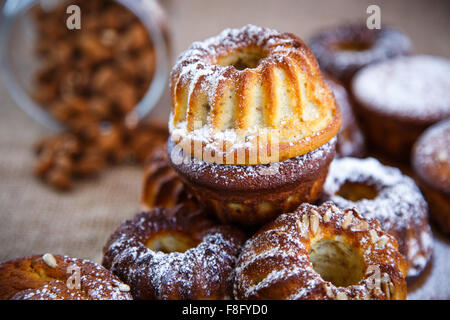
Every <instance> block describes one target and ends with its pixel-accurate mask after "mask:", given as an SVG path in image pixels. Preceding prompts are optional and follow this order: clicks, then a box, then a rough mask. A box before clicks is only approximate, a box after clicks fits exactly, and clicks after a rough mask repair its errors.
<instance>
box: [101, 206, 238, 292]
mask: <svg viewBox="0 0 450 320" xmlns="http://www.w3.org/2000/svg"><path fill="white" fill-rule="evenodd" d="M244 240H245V236H244V234H243V233H241V232H240V231H239V230H237V229H235V228H233V227H230V226H225V225H219V224H217V222H215V221H214V220H211V219H209V218H207V217H206V216H205V215H204V214H203V213H202V212H201V211H198V210H197V211H193V210H192V208H191V207H189V206H183V205H179V206H177V207H175V208H173V209H170V210H168V209H162V208H156V209H154V210H152V211H148V212H140V213H139V214H138V215H136V216H135V217H134V218H133V219H131V220H128V221H125V222H124V223H123V224H122V225H121V226H120V227H119V228H118V229H117V231H116V232H115V233H114V234H113V235H111V237H110V239H109V240H108V243H107V244H106V246H105V248H104V257H103V265H104V266H105V267H106V268H108V269H109V270H111V271H112V272H113V273H114V274H116V275H117V276H118V277H119V278H121V279H123V280H124V281H126V282H127V283H128V284H129V285H130V288H131V293H132V295H133V297H134V298H135V299H163V300H174V299H192V300H196V299H226V298H229V297H230V296H231V282H232V279H231V274H232V271H233V268H234V264H235V260H236V257H237V255H238V254H239V251H240V249H241V244H242V243H243V242H244Z"/></svg>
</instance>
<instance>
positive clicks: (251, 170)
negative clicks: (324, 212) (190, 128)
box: [168, 138, 336, 226]
mask: <svg viewBox="0 0 450 320" xmlns="http://www.w3.org/2000/svg"><path fill="white" fill-rule="evenodd" d="M335 146H336V138H333V139H331V141H330V142H328V143H326V144H324V145H323V146H321V147H319V148H317V149H316V150H314V151H311V152H308V153H307V154H304V155H302V156H299V157H295V158H292V159H288V160H285V161H282V162H278V163H276V164H266V165H255V166H242V165H221V164H216V163H209V162H206V161H201V160H196V159H189V160H188V161H183V160H180V159H182V157H183V154H182V151H181V150H180V149H178V154H176V153H175V152H176V151H177V150H176V148H175V145H174V142H173V141H169V143H168V150H169V153H170V154H171V155H172V157H171V159H170V160H171V161H172V165H173V167H174V168H175V170H176V171H177V172H178V174H179V176H180V177H181V178H182V179H183V181H185V182H186V186H187V187H188V190H189V191H188V192H189V193H190V194H193V195H194V196H195V198H196V199H198V201H199V202H200V203H201V204H202V205H203V206H205V207H206V208H207V209H208V210H209V211H211V212H214V213H215V214H216V216H217V217H218V218H219V219H220V220H221V221H222V222H231V223H236V224H240V225H242V226H258V225H261V224H262V223H265V222H268V221H270V220H272V219H274V217H276V216H277V215H279V214H281V213H283V212H289V211H292V210H294V209H295V208H297V207H298V205H299V204H300V203H302V202H314V201H315V200H317V199H318V198H319V197H320V195H321V193H322V190H323V188H322V186H323V184H324V183H325V180H326V178H327V174H328V166H329V165H330V163H331V161H332V160H333V158H334V154H335V151H334V150H335ZM174 150H175V151H174ZM174 159H175V160H174ZM174 162H175V163H174Z"/></svg>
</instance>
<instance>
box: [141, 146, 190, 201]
mask: <svg viewBox="0 0 450 320" xmlns="http://www.w3.org/2000/svg"><path fill="white" fill-rule="evenodd" d="M186 201H194V199H193V198H192V196H191V195H190V193H189V192H188V191H187V190H186V188H185V187H184V185H183V182H182V181H181V179H180V178H179V177H178V175H177V173H176V172H175V170H174V169H173V168H172V166H171V165H170V162H169V158H168V156H167V148H166V145H165V144H164V145H162V146H158V147H155V149H154V150H153V151H152V153H151V155H150V156H149V158H148V159H147V164H146V168H145V172H144V181H143V187H142V194H141V209H142V210H151V209H153V208H156V207H162V208H168V209H171V208H173V207H175V206H177V205H179V204H181V203H184V202H186Z"/></svg>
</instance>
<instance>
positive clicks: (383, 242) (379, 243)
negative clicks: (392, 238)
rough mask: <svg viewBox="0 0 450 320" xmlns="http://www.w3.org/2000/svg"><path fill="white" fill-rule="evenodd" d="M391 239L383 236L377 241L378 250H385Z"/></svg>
mask: <svg viewBox="0 0 450 320" xmlns="http://www.w3.org/2000/svg"><path fill="white" fill-rule="evenodd" d="M388 240H389V238H388V237H386V236H384V235H383V236H381V237H380V238H379V239H378V241H377V248H378V249H384V247H385V246H386V243H387V242H388Z"/></svg>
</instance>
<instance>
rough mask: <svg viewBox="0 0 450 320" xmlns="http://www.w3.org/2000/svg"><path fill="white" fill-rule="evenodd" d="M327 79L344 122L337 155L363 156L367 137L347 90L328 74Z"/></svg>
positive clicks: (339, 134) (340, 156) (340, 132)
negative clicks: (359, 123)
mask: <svg viewBox="0 0 450 320" xmlns="http://www.w3.org/2000/svg"><path fill="white" fill-rule="evenodd" d="M325 81H326V83H327V84H328V86H329V87H330V89H331V91H333V94H334V97H335V99H336V103H337V104H338V106H339V108H340V109H341V114H342V124H341V129H340V130H339V133H338V140H337V145H336V157H338V158H343V157H362V156H363V155H364V154H365V153H366V147H365V139H364V135H363V133H362V132H361V129H360V128H359V125H358V123H357V121H356V118H355V115H354V114H353V105H352V102H351V99H350V97H349V95H348V93H347V90H346V89H345V88H344V86H343V85H342V84H341V83H339V82H338V81H337V80H335V79H334V78H332V77H330V76H328V75H325Z"/></svg>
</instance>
